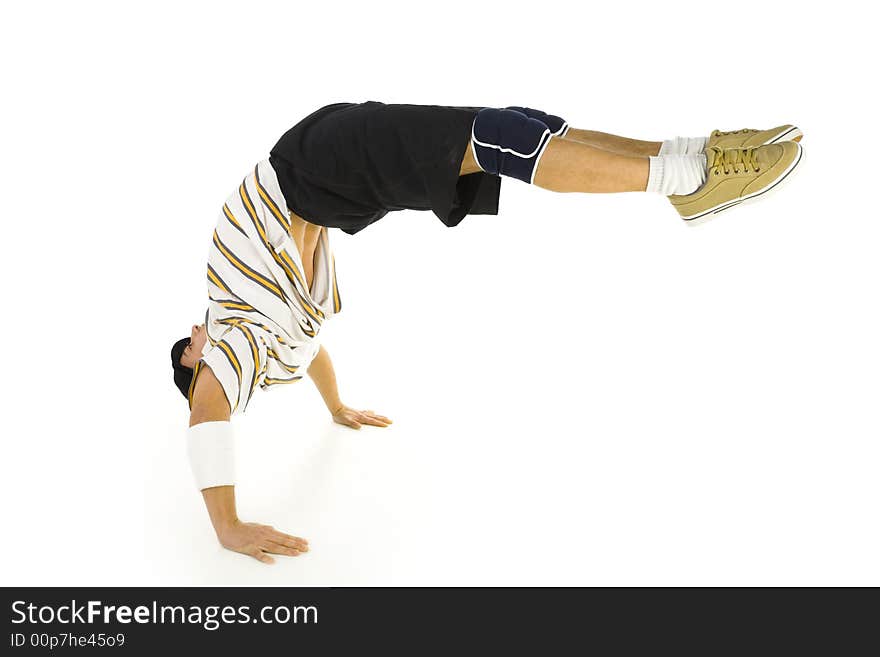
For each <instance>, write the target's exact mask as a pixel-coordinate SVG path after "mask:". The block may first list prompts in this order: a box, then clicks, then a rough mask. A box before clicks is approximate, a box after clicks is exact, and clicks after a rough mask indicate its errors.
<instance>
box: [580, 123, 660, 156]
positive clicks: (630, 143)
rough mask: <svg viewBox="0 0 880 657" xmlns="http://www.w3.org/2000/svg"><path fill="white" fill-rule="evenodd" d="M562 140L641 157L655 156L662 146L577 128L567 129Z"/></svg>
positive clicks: (651, 142)
mask: <svg viewBox="0 0 880 657" xmlns="http://www.w3.org/2000/svg"><path fill="white" fill-rule="evenodd" d="M563 139H570V140H571V141H579V142H581V143H583V144H589V145H590V146H593V147H595V148H601V149H602V150H605V151H611V152H613V153H620V154H621V155H640V156H642V157H648V156H649V155H654V156H656V155H657V154H658V153H659V152H660V147H661V146H662V145H663V143H662V142H659V141H641V140H639V139H629V138H628V137H618V136H617V135H611V134H608V133H606V132H596V131H595V130H580V129H578V128H569V129H568V132H566V133H565V137H563Z"/></svg>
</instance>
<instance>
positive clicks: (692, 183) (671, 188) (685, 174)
mask: <svg viewBox="0 0 880 657" xmlns="http://www.w3.org/2000/svg"><path fill="white" fill-rule="evenodd" d="M649 159H650V161H651V164H650V167H649V169H648V187H647V188H646V189H645V191H646V192H657V193H658V194H663V195H664V196H671V195H673V194H692V193H693V192H695V191H697V190H698V189H699V188H700V187H702V186H703V183H704V182H706V155H705V154H703V153H701V154H699V155H663V156H657V157H651V158H649Z"/></svg>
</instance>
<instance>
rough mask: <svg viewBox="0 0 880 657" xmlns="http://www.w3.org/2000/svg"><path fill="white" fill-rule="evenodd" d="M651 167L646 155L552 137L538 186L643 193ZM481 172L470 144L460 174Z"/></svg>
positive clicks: (539, 169) (538, 178)
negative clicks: (605, 148) (613, 150)
mask: <svg viewBox="0 0 880 657" xmlns="http://www.w3.org/2000/svg"><path fill="white" fill-rule="evenodd" d="M611 136H613V135H611ZM619 139H623V138H622V137H621V138H619ZM626 141H632V140H626ZM645 143H649V142H645ZM657 148H658V149H659V146H658V147H657ZM648 168H649V160H648V157H647V156H646V155H624V154H621V153H614V152H611V151H607V150H603V149H601V148H596V147H594V146H591V145H589V144H585V143H582V142H579V141H575V140H573V139H564V138H558V137H552V138H551V139H550V143H549V144H547V148H546V149H544V154H543V155H542V156H541V161H540V162H538V170H537V173H536V174H535V178H534V183H535V185H537V186H538V187H543V188H544V189H549V190H550V191H553V192H587V193H594V194H595V193H612V192H643V191H645V188H646V187H647V186H648ZM478 171H481V169H480V167H479V166H477V162H476V160H475V159H474V155H473V151H472V149H471V147H470V143H468V147H467V149H466V150H465V156H464V158H463V160H462V163H461V169H460V171H459V175H467V174H470V173H476V172H478Z"/></svg>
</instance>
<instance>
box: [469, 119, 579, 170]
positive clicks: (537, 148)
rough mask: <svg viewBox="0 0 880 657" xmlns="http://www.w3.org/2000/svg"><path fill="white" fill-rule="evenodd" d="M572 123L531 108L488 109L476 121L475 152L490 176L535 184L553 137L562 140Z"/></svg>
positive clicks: (472, 131) (472, 138)
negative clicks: (535, 178) (536, 175)
mask: <svg viewBox="0 0 880 657" xmlns="http://www.w3.org/2000/svg"><path fill="white" fill-rule="evenodd" d="M568 127H569V126H568V123H567V122H566V121H565V120H564V119H562V118H560V117H558V116H554V115H552V114H547V113H546V112H542V111H541V110H536V109H532V108H530V107H513V106H512V107H504V108H496V107H485V108H483V109H481V110H480V111H479V112H478V113H477V116H476V117H475V118H474V125H473V129H472V130H471V149H472V151H473V154H474V159H475V160H476V162H477V165H478V166H479V167H480V168H481V169H482V170H483V171H485V172H486V173H489V174H493V175H502V176H509V177H511V178H516V179H518V180H522V181H523V182H526V183H529V184H531V183H533V182H534V177H535V171H536V170H537V168H538V162H539V161H540V160H541V156H542V155H543V154H544V150H545V149H546V148H547V144H549V143H550V139H551V137H562V136H565V133H566V132H568Z"/></svg>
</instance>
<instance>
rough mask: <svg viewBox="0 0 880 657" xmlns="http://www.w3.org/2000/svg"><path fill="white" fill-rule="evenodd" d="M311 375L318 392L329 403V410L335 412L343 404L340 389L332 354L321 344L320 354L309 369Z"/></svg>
mask: <svg viewBox="0 0 880 657" xmlns="http://www.w3.org/2000/svg"><path fill="white" fill-rule="evenodd" d="M308 373H309V377H310V378H311V379H312V381H313V382H314V383H315V387H316V388H317V389H318V392H320V393H321V397H322V398H323V399H324V403H325V404H326V405H327V410H329V411H330V412H331V413H335V412H336V411H337V410H339V408H340V407H341V406H342V401H340V399H339V390H337V388H336V373H335V372H334V371H333V362H332V361H331V360H330V354H328V353H327V350H326V349H325V348H324V347H323V346H321V349H320V350H319V351H318V354H317V355H316V356H315V358H314V359H313V360H312V362H311V364H310V365H309V369H308Z"/></svg>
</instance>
